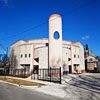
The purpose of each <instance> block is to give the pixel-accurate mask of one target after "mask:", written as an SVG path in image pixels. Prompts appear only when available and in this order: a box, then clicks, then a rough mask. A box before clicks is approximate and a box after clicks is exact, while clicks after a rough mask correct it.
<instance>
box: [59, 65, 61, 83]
mask: <svg viewBox="0 0 100 100" xmlns="http://www.w3.org/2000/svg"><path fill="white" fill-rule="evenodd" d="M59 74H60V84H61V67H60V73H59Z"/></svg>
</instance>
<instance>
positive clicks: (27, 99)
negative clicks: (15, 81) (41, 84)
mask: <svg viewBox="0 0 100 100" xmlns="http://www.w3.org/2000/svg"><path fill="white" fill-rule="evenodd" d="M0 100H61V99H60V98H56V97H52V96H49V95H46V94H43V93H40V92H36V91H31V90H27V89H22V88H20V87H17V86H13V85H11V84H7V83H2V82H0Z"/></svg>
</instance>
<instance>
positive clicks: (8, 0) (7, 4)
mask: <svg viewBox="0 0 100 100" xmlns="http://www.w3.org/2000/svg"><path fill="white" fill-rule="evenodd" d="M0 1H1V2H2V3H3V6H4V7H9V8H13V6H12V4H11V3H12V0H0Z"/></svg>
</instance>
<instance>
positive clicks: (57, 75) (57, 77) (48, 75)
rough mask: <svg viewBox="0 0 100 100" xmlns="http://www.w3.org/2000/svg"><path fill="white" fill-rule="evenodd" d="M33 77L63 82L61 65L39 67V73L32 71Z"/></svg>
mask: <svg viewBox="0 0 100 100" xmlns="http://www.w3.org/2000/svg"><path fill="white" fill-rule="evenodd" d="M32 79H34V80H35V79H38V80H43V81H50V82H57V83H60V84H61V67H60V68H49V69H46V68H45V69H38V73H32Z"/></svg>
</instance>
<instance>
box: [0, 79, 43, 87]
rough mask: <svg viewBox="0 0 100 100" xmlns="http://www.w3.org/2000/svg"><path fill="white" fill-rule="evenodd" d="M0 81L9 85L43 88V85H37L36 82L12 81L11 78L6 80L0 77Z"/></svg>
mask: <svg viewBox="0 0 100 100" xmlns="http://www.w3.org/2000/svg"><path fill="white" fill-rule="evenodd" d="M0 80H2V81H6V82H9V83H13V84H17V85H25V86H43V85H44V84H41V83H37V82H30V81H25V80H20V79H13V78H6V79H4V77H0Z"/></svg>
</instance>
